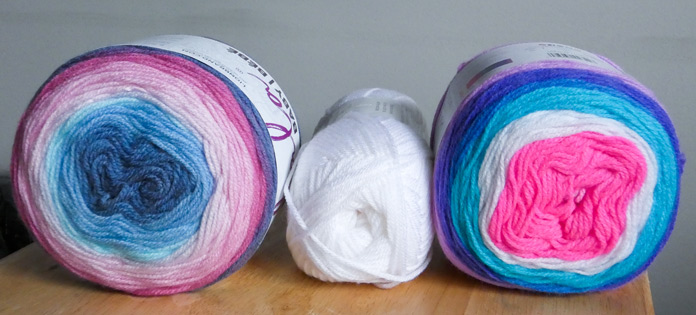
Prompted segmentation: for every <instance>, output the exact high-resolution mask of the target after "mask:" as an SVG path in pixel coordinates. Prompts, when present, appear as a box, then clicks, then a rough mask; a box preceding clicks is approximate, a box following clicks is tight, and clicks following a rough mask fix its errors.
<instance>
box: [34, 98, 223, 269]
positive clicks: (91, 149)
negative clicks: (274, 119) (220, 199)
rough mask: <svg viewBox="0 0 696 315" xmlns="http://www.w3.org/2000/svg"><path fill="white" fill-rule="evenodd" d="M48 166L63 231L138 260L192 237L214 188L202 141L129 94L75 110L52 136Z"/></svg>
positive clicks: (153, 256) (158, 255)
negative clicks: (63, 227) (64, 226)
mask: <svg viewBox="0 0 696 315" xmlns="http://www.w3.org/2000/svg"><path fill="white" fill-rule="evenodd" d="M46 167H47V172H48V177H49V181H48V182H49V186H50V190H51V192H52V199H53V202H54V203H55V204H56V206H57V211H56V212H57V215H58V217H59V219H60V220H61V222H62V224H64V225H66V229H65V230H66V231H67V232H68V233H70V234H71V235H72V236H73V237H74V238H75V239H76V240H79V241H80V242H82V243H84V244H86V246H89V247H92V248H94V249H95V250H97V251H99V252H102V253H105V254H117V255H119V256H121V257H125V258H129V259H133V260H138V261H151V260H157V259H163V258H165V257H167V256H169V255H171V254H172V253H173V252H174V251H176V250H177V249H178V248H180V247H181V246H182V245H183V244H184V243H186V242H187V241H189V240H190V239H191V238H192V237H194V236H195V234H196V233H197V232H198V229H199V227H200V223H201V220H202V218H203V214H204V212H205V210H206V207H207V205H208V200H209V199H210V196H211V195H212V193H213V190H214V188H215V181H214V178H213V176H212V174H211V172H210V169H209V168H208V162H207V160H206V157H205V152H204V149H203V144H202V143H201V141H200V140H199V139H198V138H196V137H195V135H194V134H193V133H192V132H191V131H190V130H188V129H187V128H186V127H185V126H183V125H182V124H181V123H180V122H179V121H178V120H176V119H175V118H174V117H173V116H172V115H171V114H169V113H167V112H165V111H163V110H162V109H161V108H159V107H158V106H157V105H155V104H152V103H150V102H147V101H144V100H141V99H137V98H130V97H121V98H115V99H109V100H105V101H101V102H98V103H95V104H93V105H90V106H88V107H86V108H84V109H82V110H79V111H78V112H76V113H75V114H73V115H72V116H71V117H70V118H69V119H68V120H67V121H66V122H65V123H64V124H63V125H61V127H60V128H59V130H58V131H57V132H56V134H55V136H54V137H53V139H52V140H51V143H50V145H49V150H48V154H47V161H46Z"/></svg>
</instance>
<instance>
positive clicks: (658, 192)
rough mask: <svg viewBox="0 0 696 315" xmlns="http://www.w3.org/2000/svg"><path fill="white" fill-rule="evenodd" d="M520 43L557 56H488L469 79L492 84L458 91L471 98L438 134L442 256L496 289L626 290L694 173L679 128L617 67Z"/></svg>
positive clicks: (436, 200) (665, 231) (458, 86)
mask: <svg viewBox="0 0 696 315" xmlns="http://www.w3.org/2000/svg"><path fill="white" fill-rule="evenodd" d="M521 45H527V46H525V48H526V49H531V50H537V51H540V52H542V53H544V54H546V55H545V58H541V59H539V60H532V61H528V62H520V61H519V59H517V60H516V57H518V56H516V55H515V54H514V53H513V54H511V55H510V54H508V55H506V53H505V50H507V51H508V52H509V51H510V49H512V50H514V49H515V47H514V45H511V46H505V47H502V48H498V49H493V50H491V51H490V52H486V53H483V54H482V55H479V56H477V57H476V58H474V59H472V60H471V61H469V62H467V63H466V64H464V65H463V67H462V68H461V69H460V71H466V69H467V67H469V66H471V65H474V64H479V66H480V67H481V68H482V69H483V70H482V72H479V73H478V74H477V75H474V76H472V79H471V80H463V81H456V80H453V83H452V85H450V87H449V90H466V89H467V88H470V92H468V94H467V95H466V96H462V97H463V98H462V99H463V100H462V101H461V102H455V104H454V105H455V106H456V110H454V111H453V114H452V116H451V119H450V120H446V118H444V119H445V120H444V121H442V120H440V121H437V122H436V123H435V124H434V131H433V134H434V135H435V134H436V133H440V134H441V141H439V142H437V137H434V139H433V140H434V141H435V143H434V145H437V146H439V149H437V151H436V159H435V170H434V175H433V176H434V185H433V186H434V192H433V219H434V222H435V226H436V230H437V233H438V238H439V241H440V245H441V246H442V248H443V250H444V252H445V254H446V256H447V257H448V258H449V260H450V261H451V262H452V263H453V264H454V265H455V266H457V267H458V268H459V269H461V270H463V271H464V272H466V273H468V274H470V275H472V276H474V277H476V278H478V279H480V280H483V281H486V282H489V283H492V284H496V285H501V286H506V287H513V288H522V289H528V290H535V291H543V292H552V293H575V292H587V291H598V290H604V289H610V288H614V287H617V286H620V285H622V284H624V283H626V282H628V281H630V280H631V279H633V278H635V277H636V276H638V275H639V274H640V273H641V272H643V271H644V270H645V269H646V268H647V267H648V265H649V264H650V263H651V262H652V261H653V259H654V258H655V256H656V255H657V254H658V252H659V251H660V250H661V249H662V247H663V246H664V244H665V242H666V241H667V239H668V237H669V234H670V232H671V230H672V228H673V225H674V220H675V218H676V213H677V204H678V199H679V187H680V184H679V179H680V175H681V172H682V168H683V162H684V160H683V157H682V154H681V153H680V151H679V143H678V140H677V137H676V134H675V131H674V127H673V126H672V123H671V122H670V120H669V118H668V116H667V114H666V112H665V111H664V109H663V108H662V107H661V105H660V104H659V103H658V101H657V99H656V98H655V96H654V95H653V93H652V92H650V91H649V90H648V89H647V88H646V87H644V86H643V85H641V84H640V83H639V82H637V81H636V80H635V79H633V78H632V77H630V76H628V75H627V74H625V73H624V72H623V71H621V70H620V69H619V68H618V67H617V66H616V65H614V64H613V63H611V62H609V61H608V60H606V59H605V58H602V57H599V56H596V55H592V54H589V53H587V52H582V53H579V50H577V49H575V48H572V47H567V46H563V45H558V44H547V43H541V44H521ZM558 49H560V52H559V51H558ZM576 52H578V53H577V54H576ZM486 58H488V61H482V60H484V59H486ZM579 60H580V61H579ZM482 62H484V63H485V62H489V64H490V66H489V67H488V68H485V67H484V66H485V64H484V65H483V66H481V63H482ZM598 64H603V66H602V67H600V66H598ZM496 67H500V68H499V70H498V71H497V72H492V73H490V74H488V75H489V77H482V76H483V75H485V74H486V72H489V71H491V69H494V68H496ZM460 73H461V72H460ZM458 75H459V74H458ZM455 78H456V77H455ZM477 80H478V81H477ZM462 82H464V83H462ZM467 84H468V86H467V87H464V86H463V85H467ZM477 84H478V86H477ZM449 90H448V93H449ZM452 94H456V93H452ZM460 96H461V95H460ZM454 99H455V100H457V98H454ZM448 101H452V99H451V97H450V95H449V94H446V96H445V97H443V102H442V103H441V104H440V107H441V108H440V109H439V110H438V111H445V109H444V108H443V104H447V102H448ZM436 119H443V117H437V116H436ZM437 128H441V129H439V130H437V131H436V129H437Z"/></svg>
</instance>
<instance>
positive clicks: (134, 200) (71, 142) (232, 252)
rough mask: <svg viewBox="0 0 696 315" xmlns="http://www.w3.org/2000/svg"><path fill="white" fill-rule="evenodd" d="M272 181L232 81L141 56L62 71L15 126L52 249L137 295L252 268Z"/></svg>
mask: <svg viewBox="0 0 696 315" xmlns="http://www.w3.org/2000/svg"><path fill="white" fill-rule="evenodd" d="M198 40H201V39H200V38H198ZM262 92H263V93H264V94H265V93H266V91H262ZM289 159H290V157H289V156H288V160H289ZM276 172H277V170H276V163H275V161H274V150H273V146H272V139H271V137H270V135H269V132H268V131H267V126H266V124H265V123H264V120H263V119H261V117H260V116H259V113H258V112H257V111H256V109H255V107H254V104H252V103H251V101H250V100H249V99H248V98H247V96H246V95H245V94H244V93H243V92H242V91H241V90H240V89H239V88H238V87H237V86H236V85H235V84H234V83H233V82H231V81H230V80H229V79H228V78H227V77H226V76H224V75H222V74H221V73H220V72H218V71H216V70H214V69H212V68H211V67H210V66H208V65H206V64H204V63H202V62H201V61H199V60H198V59H194V58H191V57H188V56H185V55H182V54H179V53H175V52H173V51H168V50H163V49H156V48H151V47H145V46H133V45H123V46H111V47H106V48H101V49H97V50H94V51H91V52H88V53H86V54H84V55H81V56H79V57H76V58H74V59H72V60H70V61H68V62H67V63H66V64H64V65H63V66H61V67H60V68H59V69H58V70H56V71H55V72H54V73H53V74H52V75H51V76H50V78H49V79H48V80H47V81H46V83H44V84H43V86H42V87H41V88H40V89H39V91H38V92H37V93H36V95H35V96H34V98H33V100H32V101H31V103H30V105H29V107H28V108H27V110H26V111H25V113H24V115H23V116H22V118H21V121H20V124H19V128H18V130H17V134H16V137H15V142H14V149H13V155H12V166H11V173H12V180H13V185H14V198H15V201H16V203H17V206H18V210H19V212H20V214H21V216H22V218H23V220H24V222H25V223H26V225H27V226H28V227H29V229H30V230H31V231H32V232H33V234H34V236H35V237H36V239H37V240H38V242H39V243H40V244H41V245H42V246H43V247H44V248H45V249H46V251H48V253H50V254H51V255H52V256H53V257H54V258H55V259H56V260H57V261H58V262H59V263H61V264H62V265H63V266H65V267H66V268H67V269H69V270H70V271H72V272H74V273H75V274H77V275H79V276H80V277H83V278H85V279H88V280H90V281H93V282H96V283H99V284H102V285H104V286H108V287H111V288H115V289H118V290H122V291H126V292H129V293H132V294H136V295H163V294H173V293H177V292H183V291H190V290H193V289H197V288H201V287H203V286H206V285H208V284H211V283H213V282H215V281H217V280H219V279H222V278H224V277H225V276H226V275H228V274H230V273H232V272H234V271H235V270H237V269H239V268H240V267H241V266H242V265H244V263H245V262H246V261H247V260H248V259H249V258H250V256H251V255H252V254H253V253H254V251H255V250H256V249H257V247H258V246H259V244H260V242H261V240H262V239H263V237H264V235H265V232H266V230H267V229H268V227H269V224H270V222H271V218H272V214H273V210H274V206H275V203H276V189H277V188H276V181H277V180H278V175H277V174H276Z"/></svg>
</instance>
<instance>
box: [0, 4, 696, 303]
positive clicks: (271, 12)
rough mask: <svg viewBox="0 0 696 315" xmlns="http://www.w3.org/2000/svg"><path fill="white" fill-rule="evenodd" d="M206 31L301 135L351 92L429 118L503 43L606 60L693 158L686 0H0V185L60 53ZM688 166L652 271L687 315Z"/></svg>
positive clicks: (694, 69)
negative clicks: (664, 119) (398, 99)
mask: <svg viewBox="0 0 696 315" xmlns="http://www.w3.org/2000/svg"><path fill="white" fill-rule="evenodd" d="M173 33H185V34H194V35H204V36H209V37H213V38H217V39H219V40H222V41H224V42H227V43H229V44H231V45H233V46H235V47H236V48H238V49H240V50H242V51H244V52H246V53H247V54H249V55H250V56H252V57H253V58H254V59H256V60H257V61H258V62H259V63H260V64H262V65H263V66H264V67H265V68H266V69H267V70H269V71H270V72H271V73H272V74H273V76H274V77H275V78H276V79H277V81H278V82H279V83H280V84H281V86H282V87H283V89H284V90H285V92H286V94H287V95H288V97H289V99H290V101H291V103H292V104H293V106H294V108H295V111H296V112H297V115H298V117H299V121H300V127H301V129H302V130H303V132H304V134H303V138H304V140H309V139H310V137H311V133H312V130H313V129H314V126H315V125H316V123H317V121H318V120H319V118H320V117H321V115H322V114H323V111H324V109H325V108H327V107H328V106H329V105H331V104H332V103H333V102H334V101H335V100H337V99H338V98H339V97H341V96H342V95H344V94H345V93H347V92H349V91H352V90H354V89H357V88H363V87H373V86H381V87H386V88H391V89H396V90H399V91H401V92H404V93H406V94H408V95H410V96H411V97H413V98H414V99H415V100H416V101H417V102H418V103H419V104H420V106H421V108H422V109H423V112H424V115H425V117H426V118H427V120H428V122H429V123H430V121H431V120H432V117H433V114H434V112H435V107H436V105H437V102H438V101H439V99H440V97H441V95H442V93H443V92H444V90H445V88H446V87H447V84H448V83H449V80H450V79H451V78H452V76H453V75H454V72H455V70H456V67H457V66H458V65H459V63H461V62H463V61H465V60H467V59H468V58H471V57H473V56H474V55H475V54H476V53H478V52H480V51H482V50H484V49H488V48H491V47H494V46H498V45H501V44H505V43H511V42H524V41H552V42H559V43H564V44H568V45H571V46H576V47H579V48H583V49H585V50H589V51H592V52H596V53H599V54H602V55H605V56H607V57H609V58H610V59H612V60H613V61H615V62H616V63H618V64H619V65H621V66H622V67H623V68H624V70H626V71H627V72H629V73H631V74H632V75H633V76H635V77H636V78H638V80H640V81H641V82H643V83H644V84H645V85H646V86H648V87H650V88H651V89H652V90H653V91H654V92H655V93H656V94H657V96H658V98H659V99H660V100H661V101H662V102H663V104H664V105H665V106H666V109H667V111H668V112H669V114H670V115H671V117H672V119H673V120H674V124H675V125H676V128H677V131H678V134H679V136H680V138H681V144H682V150H683V151H684V152H685V154H686V155H687V159H688V158H696V141H694V139H693V138H694V136H696V127H695V125H694V124H693V121H695V120H696V110H695V108H694V106H696V88H695V87H694V86H693V85H694V83H695V82H696V57H695V56H696V1H693V0H681V1H655V2H654V3H647V1H641V2H636V1H630V0H621V1H605V0H602V1H538V0H536V1H475V2H474V1H468V2H466V1H452V3H449V2H448V1H442V0H439V1H428V2H425V3H416V2H415V1H411V2H406V1H394V0H391V1H379V2H373V1H344V2H338V1H337V2H328V1H318V0H305V1H287V0H286V1H280V0H273V1H255V2H253V3H238V2H235V1H222V0H217V1H210V2H203V3H200V2H197V1H181V0H177V1H109V2H107V1H103V3H96V2H95V1H37V0H24V1H10V0H0V178H2V179H3V181H4V182H7V176H8V169H9V160H10V151H11V146H12V141H13V137H14V132H15V128H16V126H17V122H18V120H19V117H20V115H21V113H22V111H23V110H24V109H25V107H26V105H27V103H28V102H29V100H30V99H31V97H32V95H33V93H34V92H35V91H36V89H37V88H38V87H39V85H40V84H41V83H42V82H43V81H44V80H45V79H46V78H47V77H48V75H49V74H50V73H51V72H52V71H53V70H54V69H55V68H56V67H58V66H59V65H60V64H62V63H63V62H65V61H66V60H67V59H69V58H71V57H74V56H76V55H78V54H81V53H83V52H85V51H87V50H91V49H94V48H98V47H101V46H106V45H110V44H118V43H124V42H129V41H133V40H136V39H141V38H145V37H148V36H152V35H158V34H173ZM694 180H696V162H693V161H691V162H687V165H686V170H685V173H684V176H683V178H682V199H681V206H680V214H679V217H678V220H677V223H676V228H675V230H674V233H673V234H672V238H671V240H670V242H669V243H668V245H667V247H666V248H665V249H664V251H663V252H662V254H661V255H660V256H659V257H658V258H657V260H656V261H655V262H654V264H653V265H652V266H651V267H650V269H649V273H650V280H651V285H652V292H653V298H654V303H655V308H656V311H657V312H658V313H659V314H680V313H694V312H695V310H696V271H694V264H695V263H696V251H694V249H693V248H694V245H693V244H694V243H696V233H694V231H695V230H696V213H695V212H693V211H692V208H693V207H694V205H696V194H695V193H694V192H696V190H695V189H694V188H695V184H694Z"/></svg>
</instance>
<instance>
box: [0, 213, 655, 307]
mask: <svg viewBox="0 0 696 315" xmlns="http://www.w3.org/2000/svg"><path fill="white" fill-rule="evenodd" d="M283 217H284V213H280V215H279V217H278V218H276V221H275V222H274V223H273V225H272V227H271V230H270V231H269V233H268V235H267V237H266V239H265V240H264V243H263V245H262V246H261V248H260V249H259V251H258V252H257V253H256V254H255V255H254V257H253V258H252V259H251V260H250V261H249V263H247V265H246V266H244V267H243V268H242V269H240V270H239V271H237V272H236V273H234V274H232V275H231V276H230V277H228V278H226V279H224V280H222V281H220V282H217V283H215V284H214V285H212V286H210V287H207V288H205V289H201V290H198V291H196V292H191V293H185V294H177V295H173V296H166V297H154V298H142V297H133V296H129V295H127V294H123V293H120V292H115V291H112V290H109V289H104V288H102V287H99V286H97V285H95V284H92V283H89V282H87V281H84V280H81V279H79V278H78V277H76V276H74V275H72V274H71V273H70V272H68V271H67V270H66V269H64V268H63V267H61V266H59V265H58V264H57V263H56V262H55V261H54V260H53V259H52V258H51V257H50V256H49V255H48V254H46V253H45V252H44V251H43V250H42V249H41V248H40V247H39V246H37V245H36V244H32V245H30V246H28V247H26V248H24V249H22V250H20V251H18V252H16V253H14V254H12V255H10V256H8V257H6V258H5V259H3V260H0V279H1V280H0V312H1V313H17V314H63V313H64V314H73V313H86V314H95V313H112V314H172V313H188V314H211V313H213V314H214V313H225V314H272V313H276V314H277V313H291V314H356V313H358V314H654V311H653V305H652V297H651V293H650V284H649V281H648V276H647V274H643V275H641V276H640V277H638V278H637V279H635V280H634V281H632V282H631V283H629V284H627V285H625V286H623V287H621V288H619V289H616V290H611V291H607V292H602V293H592V294H582V295H570V296H552V295H546V294H537V293H528V292H521V291H517V290H509V289H501V288H497V287H494V286H491V285H487V284H485V283H482V282H480V281H477V280H475V279H472V278H470V277H468V276H466V275H465V274H464V273H462V272H460V271H458V270H457V269H456V268H455V267H453V266H452V265H451V264H450V263H449V262H448V261H447V260H446V259H445V258H444V256H443V254H442V252H440V251H439V250H436V251H435V253H434V256H433V261H432V263H431V264H430V266H429V267H428V269H427V270H426V271H425V272H424V273H423V274H422V275H421V276H419V277H418V278H417V279H415V280H413V281H411V282H408V283H405V284H402V285H399V286H397V287H395V288H393V289H389V290H382V289H379V288H376V287H374V286H372V285H357V284H337V283H323V282H321V281H318V280H315V279H313V278H310V277H308V276H306V275H305V274H303V273H302V272H301V271H300V270H298V269H297V268H296V266H295V264H294V262H293V260H292V257H291V256H290V252H289V250H288V249H287V245H286V243H285V220H284V219H282V218H283ZM435 247H437V246H435Z"/></svg>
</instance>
